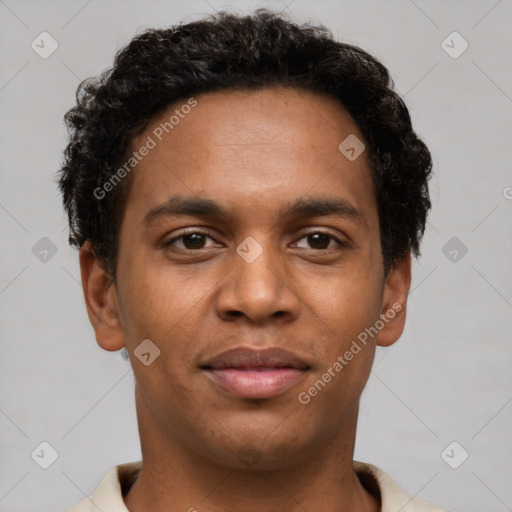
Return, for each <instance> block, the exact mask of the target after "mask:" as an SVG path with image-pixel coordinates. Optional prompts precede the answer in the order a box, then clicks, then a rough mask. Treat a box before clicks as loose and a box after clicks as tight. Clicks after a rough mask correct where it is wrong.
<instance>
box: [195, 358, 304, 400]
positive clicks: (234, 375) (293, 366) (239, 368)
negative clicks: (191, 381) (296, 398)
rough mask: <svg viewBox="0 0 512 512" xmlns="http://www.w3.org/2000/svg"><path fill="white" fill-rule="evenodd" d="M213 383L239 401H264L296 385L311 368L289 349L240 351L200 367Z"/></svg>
mask: <svg viewBox="0 0 512 512" xmlns="http://www.w3.org/2000/svg"><path fill="white" fill-rule="evenodd" d="M200 368H201V370H203V371H204V372H205V375H206V376H207V377H208V378H210V379H211V381H212V382H213V383H214V384H216V385H218V386H220V387H222V388H223V389H224V390H225V391H227V392H229V393H230V394H232V395H235V396H237V397H239V398H252V399H263V398H272V397H274V396H277V395H280V394H282V393H284V392H285V391H287V390H288V389H290V388H292V387H293V386H295V385H296V384H297V383H298V382H299V381H300V380H302V379H303V378H304V375H305V374H306V373H307V372H308V371H309V370H310V367H309V366H308V365H307V364H306V363H305V362H304V361H302V360H301V359H300V358H298V357H297V356H295V355H294V354H292V353H291V352H288V351H286V350H282V349H277V348H270V349H265V350H252V349H246V348H238V349H233V350H228V351H227V352H223V353H222V354H219V355H218V356H216V357H214V358H212V359H211V360H209V361H208V362H207V363H206V364H205V365H201V366H200Z"/></svg>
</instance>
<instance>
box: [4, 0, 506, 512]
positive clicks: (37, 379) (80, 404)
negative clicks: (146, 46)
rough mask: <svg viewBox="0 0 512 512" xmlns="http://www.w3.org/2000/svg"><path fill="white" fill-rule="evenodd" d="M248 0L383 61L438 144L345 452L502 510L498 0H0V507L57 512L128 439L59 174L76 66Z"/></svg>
mask: <svg viewBox="0 0 512 512" xmlns="http://www.w3.org/2000/svg"><path fill="white" fill-rule="evenodd" d="M257 6H269V7H272V8H275V9H276V10H282V9H284V10H285V11H286V12H287V13H288V14H291V15H292V16H293V17H294V18H295V19H296V20H298V21H303V20H313V21H316V22H323V23H325V24H327V25H328V26H329V27H330V28H331V29H332V31H333V32H334V34H335V36H336V37H338V38H341V39H343V40H345V41H346V42H349V43H355V44H358V45H360V46H361V47H362V48H364V49H366V50H368V51H370V52H371V53H373V54H374V55H376V56H377V57H378V58H379V59H381V60H382V62H383V63H384V64H385V65H386V66H388V67H389V69H390V71H391V73H392V76H393V77H394V80H395V84H396V88H397V90H398V92H399V93H401V94H402V95H403V96H404V97H405V101H406V103H407V105H408V107H409V109H410V112H411V116H412V118H413V123H414V126H415V128H416V131H417V132H418V133H419V135H420V136H421V137H422V138H423V139H424V140H425V142H426V143H427V145H428V146H429V148H430V149H431V151H432V153H433V156H434V162H435V173H436V176H435V177H434V179H433V180H432V182H431V192H432V199H433V211H432V213H431V216H430V218H429V224H428V229H427V232H426V235H425V239H424V245H423V256H422V258H421V259H420V260H419V261H418V262H416V263H415V264H414V281H413V286H412V291H411V295H410V299H409V315H408V321H407V327H406V330H405V333H404V335H403V337H402V339H401V340H400V341H399V342H398V343H397V344H396V345H394V346H393V347H391V348H388V349H380V350H379V351H378V354H377V359H376V361H375V365H374V370H373V374H372V376H371V378H370V381H369V384H368V387H367V389H366V390H365V392H364V394H363V398H362V404H361V416H360V425H359V433H358V438H357V446H356V454H355V457H356V458H357V459H359V460H363V461H367V462H371V463H374V464H376V465H378V466H380V467H381V468H382V469H384V470H385V471H386V472H388V473H389V474H390V475H391V477H392V478H394V479H395V480H396V481H397V482H398V483H399V484H400V485H401V486H402V487H404V488H405V489H406V490H407V491H408V492H409V493H410V494H411V495H418V496H419V497H421V498H423V499H426V500H429V501H432V502H435V503H438V504H440V505H443V506H445V507H447V508H450V509H452V510H454V511H461V512H462V511H464V512H476V511H483V510H485V511H496V512H502V511H507V510H512V486H510V481H511V477H512V471H511V466H512V462H511V458H512V439H511V420H512V403H511V401H512V385H511V384H512V372H511V371H510V363H511V355H512V343H510V342H511V330H510V318H511V313H512V274H511V272H510V262H511V254H512V251H511V249H512V247H511V246H512V242H511V240H512V237H511V234H512V229H511V227H512V226H511V224H512V223H511V214H512V199H511V198H512V188H507V187H512V174H511V163H510V156H509V155H510V148H511V139H512V129H511V114H512V71H511V64H510V62H511V60H510V59H511V48H512V35H511V34H512V33H511V31H510V26H511V22H512V2H511V1H510V0H502V1H495V0H493V1H444V2H441V1H421V0H415V1H414V2H413V1H412V0H396V1H359V2H356V1H347V0H345V1H336V2H334V1H327V0H321V1H320V0H318V1H317V2H309V1H306V0H292V1H291V2H290V0H287V2H280V1H275V2H249V1H247V2H231V3H222V2H220V1H215V0H208V1H206V0H189V1H187V2H171V1H146V2H142V1H123V2H121V1H104V2H100V1H99V0H92V1H86V0H80V1H66V2H64V1H60V2H56V1H53V2H52V1H39V2H36V1H22V0H19V1H15V0H0V45H1V48H2V61H1V68H0V109H1V116H2V121H3V122H2V125H1V128H0V130H1V134H0V165H1V187H0V222H1V228H0V229H1V232H0V236H1V240H2V248H3V250H2V253H1V254H2V259H1V261H2V264H1V266H0V334H1V340H2V349H1V350H2V353H1V357H0V375H1V381H2V387H1V394H0V430H1V432H2V434H1V455H0V510H1V511H10V512H21V511H28V510H30V511H32V512H39V511H58V510H64V508H66V507H67V506H70V505H72V504H74V503H75V502H77V501H79V500H80V499H82V498H83V497H84V495H86V494H90V493H92V492H93V490H94V489H95V488H96V486H97V485H98V484H99V482H100V480H101V479H102V478H103V477H104V476H105V474H106V473H107V471H108V470H109V469H110V468H111V467H113V466H114V465H116V464H118V463H121V462H127V461H131V460H136V459H138V458H139V457H140V450H139V444H138V434H137V428H136V418H135V409H134V400H133V386H134V383H133V374H132V372H131V370H130V367H129V363H128V361H126V360H125V359H124V358H123V357H122V353H120V352H119V353H109V352H104V351H102V350H101V349H100V348H99V347H98V346H97V345H96V342H95V339H94V334H93V330H92V328H91V326H90V324H89V321H88V318H87V315H86V311H85V306H84V304H83V297H82V291H81V288H80V285H79V279H80V274H79V267H78V258H77V253H76V252H75V251H74V250H72V249H70V248H68V246H67V236H68V229H67V226H66V218H65V216H64V213H63V210H62V208H61V205H60V196H59V195H58V192H57V188H56V185H55V183H54V181H53V179H54V176H55V172H56V170H57V169H58V168H59V164H60V162H61V154H62V150H63V149H64V147H65V144H66V131H65V127H64V124H63V121H62V118H63V115H64V113H65V112H66V110H67V109H69V108H70V107H71V106H72V105H73V102H74V94H75V90H76V87H77V85H78V83H79V81H80V80H81V79H84V78H86V77H89V76H94V75H97V74H98V73H99V72H101V71H102V70H104V69H105V68H106V67H108V66H110V64H111V62H112V58H113V56H114V53H115V52H116V50H117V49H119V48H120V47H121V46H122V45H124V44H126V43H127V42H128V41H129V40H130V39H131V37H132V36H133V35H134V34H135V33H136V32H137V31H141V30H143V29H144V28H148V27H161V26H163V25H170V24H174V23H177V22H178V21H180V20H193V19H197V18H199V17H201V16H202V15H204V14H206V13H212V12H214V11H215V10H219V9H220V8H223V7H227V8H231V9H235V10H237V11H238V12H247V11H250V10H252V9H253V8H255V7H257ZM43 31H47V32H49V33H50V34H51V36H52V37H53V38H54V39H55V40H56V41H57V42H58V44H59V47H58V49H57V50H56V51H55V52H54V53H53V54H52V55H51V56H50V57H48V58H47V59H43V58H41V57H40V56H39V55H38V54H37V53H36V52H35V51H34V50H33V49H32V48H31V43H32V41H33V40H34V39H36V38H37V37H38V36H39V34H40V33H41V32H43ZM453 31H457V32H458V33H459V34H460V35H461V36H462V37H463V38H464V39H465V40H466V41H467V42H468V44H469V47H468V49H467V50H466V51H465V52H464V53H462V54H461V55H460V56H458V58H452V57H451V56H450V55H448V53H447V52H446V51H445V49H443V46H442V42H443V41H444V40H445V39H446V38H447V36H448V35H449V34H451V33H452V32H453ZM36 41H37V40H36ZM447 44H448V45H449V46H451V47H452V48H451V49H450V51H451V52H452V53H453V52H457V53H458V52H459V51H460V50H461V49H462V48H463V46H462V41H461V40H460V39H457V36H456V38H455V39H453V37H452V38H449V39H448V40H447V42H446V43H445V48H446V45H447ZM43 237H47V238H48V239H50V240H51V242H52V243H53V244H54V245H55V248H56V249H57V252H56V254H55V255H53V256H52V253H51V252H49V253H48V255H47V256H46V261H41V260H40V259H39V258H38V257H36V255H35V254H34V253H33V250H32V248H33V247H34V246H35V245H36V243H38V242H39V241H40V239H41V238H43ZM452 237H457V240H455V242H453V241H452V242H451V243H452V244H455V245H453V246H452V245H448V246H447V247H445V244H447V243H448V241H449V240H450V239H451V238H452ZM39 243H40V244H43V245H44V244H47V243H48V242H47V241H43V242H39ZM461 244H464V246H465V247H467V253H466V254H464V255H463V254H462V252H463V251H461V248H462V245H461ZM36 248H39V250H41V249H40V247H39V246H36ZM443 248H444V251H443ZM454 249H455V250H456V251H457V253H456V258H455V253H453V252H452V253H451V254H450V251H453V250H454ZM35 252H36V253H37V251H35ZM39 256H40V257H41V255H39ZM454 258H455V261H453V259H454ZM43 441H46V442H48V443H50V445H51V446H52V447H53V448H54V449H55V450H56V451H57V453H58V458H57V459H56V460H55V462H54V463H53V464H52V465H51V466H50V467H49V468H48V469H42V468H41V467H40V465H39V464H44V463H45V462H46V463H48V462H51V460H50V458H49V457H51V453H50V451H49V449H48V448H46V449H44V447H43V452H41V449H40V448H39V449H38V450H36V452H35V453H36V454H37V453H38V454H39V458H38V457H37V456H36V455H34V458H32V457H31V453H32V452H33V451H34V450H35V449H36V448H37V447H38V446H39V445H40V443H41V442H43ZM453 441H456V442H457V443H458V444H457V445H455V447H454V448H453V446H452V448H453V451H452V448H449V449H448V450H447V451H445V448H446V447H447V446H448V445H449V444H450V443H452V442H453ZM45 450H46V451H45ZM463 450H465V451H467V452H468V453H469V458H468V459H467V460H466V461H465V462H464V463H462V464H461V465H460V466H459V467H458V468H457V469H453V468H452V467H450V465H449V464H448V463H447V461H448V462H450V463H451V464H452V465H457V464H459V463H460V462H461V461H462V460H463V456H464V453H465V452H464V451H463ZM42 453H44V456H43V455H41V454H42ZM443 453H444V454H445V455H444V457H443V456H442V454H443ZM45 458H46V461H45V460H44V459H45ZM397 512H398V511H397Z"/></svg>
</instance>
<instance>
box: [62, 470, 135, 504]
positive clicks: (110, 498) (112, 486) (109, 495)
mask: <svg viewBox="0 0 512 512" xmlns="http://www.w3.org/2000/svg"><path fill="white" fill-rule="evenodd" d="M141 464H142V462H141V461H137V462H128V463H126V464H119V465H118V466H115V467H113V468H112V469H111V470H110V471H109V472H108V473H107V475H106V476H105V478H104V479H103V480H102V481H101V483H100V484H99V486H98V488H97V489H96V491H94V493H93V494H91V495H90V496H88V497H87V498H84V499H83V500H82V501H80V502H79V503H77V504H76V505H74V506H73V507H71V508H68V509H66V510H65V512H98V510H101V511H102V512H128V509H127V508H126V506H125V504H124V500H123V494H125V492H126V490H127V489H128V488H129V487H130V485H131V484H132V483H133V481H134V479H135V478H137V475H138V473H139V471H140V467H141Z"/></svg>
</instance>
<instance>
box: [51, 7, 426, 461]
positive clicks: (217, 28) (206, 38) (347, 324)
mask: <svg viewBox="0 0 512 512" xmlns="http://www.w3.org/2000/svg"><path fill="white" fill-rule="evenodd" d="M66 121H67V124H68V127H69V129H70V142H69V145H68V147H67V149H66V153H65V160H64V164H63V167H62V169H61V171H60V176H59V186H60V190H61V192H62V193H63V198H64V205H65V207H66V209H67V212H68V215H69V222H70V243H71V244H72V245H73V246H75V247H77V248H79V249H80V264H81V270H82V281H83V286H84V295H85V299H86V304H87V310H88V313H89V318H90V319H91V323H92V325H93V327H94V329H95V333H96V338H97V341H98V343H99V344H100V346H102V347H103V348H104V349H106V350H119V349H121V348H122V347H124V346H126V347H127V349H128V352H129V353H130V357H131V360H132V365H133V368H134V373H135V377H136V380H137V388H138V397H137V407H138V412H139V424H140V425H141V430H143V429H144V428H146V431H148V430H150V429H153V430H154V431H156V430H158V431H159V432H160V434H161V436H160V437H165V433H167V434H168V435H169V438H173V439H178V440H179V441H180V442H181V443H182V444H183V446H189V447H194V450H195V451H196V452H197V451H199V452H200V453H202V454H204V455H206V456H208V457H210V458H211V459H212V460H217V461H222V462H223V463H228V464H230V465H232V466H238V467H244V465H247V464H251V465H259V466H260V467H262V468H267V469H268V468H272V467H276V465H286V464H288V463H291V462H292V461H293V460H295V461H296V460H298V457H299V456H298V455H297V446H299V447H301V448H302V451H301V453H302V454H313V453H315V451H317V450H318V447H319V446H320V445H322V443H326V442H327V440H329V439H332V438H334V437H335V436H336V435H338V434H339V432H340V431H341V430H342V429H344V431H345V432H349V431H350V432H352V431H353V430H354V429H355V420H356V417H357V407H358V401H359V397H360V395H361V392H362V390H363V388H364V385H365V383H366V380H367V378H368V375H369V372H370V369H371V364H372V361H373V355H374V350H375V346H376V345H382V346H387V345H390V344H391V343H394V342H395V341H396V340H397V339H398V338H399V337H400V335H401V333H402V330H403V327H404V322H405V312H406V302H407V293H408V290H409V285H410V262H411V255H415V256H418V255H419V245H420V240H421V236H422V234H423V231H424V228H425V221H426V215H427V211H428V209H429V208H430V201H429V196H428V186H427V182H428V179H429V176H430V172H431V167H432V162H431V157H430V153H429V151H428V149H427V148H426V146H425V145H424V144H423V142H422V141H421V140H420V139H419V138H418V137H417V135H416V134H415V132H414V131H413V128H412V125H411V120H410V116H409V113H408V111H407V108H406V106H405V104H404V103H403V101H402V100H401V99H400V98H399V96H398V95H397V94H396V93H395V92H394V91H393V84H392V81H391V79H390V77H389V74H388V71H387V69H386V68H385V67H384V66H383V65H382V64H381V63H380V62H378V61H377V60H376V59H375V58H373V57H372V56H370V55H369V54H368V53H366V52H364V51H363V50H361V49H359V48H357V47H354V46H351V45H348V44H344V43H340V42H337V41H335V40H334V39H333V38H332V36H331V34H330V33H329V31H328V30H327V29H326V28H324V27H313V26H306V25H304V26H298V25H296V24H295V23H293V22H291V21H289V20H287V19H285V18H284V17H282V16H278V15H276V14H272V13H269V12H267V11H264V10H260V11H258V12H257V13H255V14H254V15H252V16H245V17H238V16H236V15H234V14H226V13H220V14H218V15H216V16H212V17H210V18H209V19H204V20H200V21H196V22H193V23H189V24H186V25H184V24H182V25H178V26H175V27H172V28H169V29H164V30H148V31H146V32H144V33H143V34H141V35H139V36H137V37H136V38H135V39H134V40H133V41H132V42H130V43H129V44H128V46H126V47H125V48H124V49H122V50H121V51H120V52H119V53H118V54H117V56H116V58H115V62H114V66H113V67H112V69H110V70H108V71H106V72H105V73H104V74H103V75H101V76H100V77H99V78H98V79H92V80H87V81H85V82H84V83H83V84H81V86H80V88H79V90H78V93H77V105H76V106H75V107H74V108H73V109H72V110H70V111H69V112H68V114H67V115H66ZM347 141H348V142H347ZM381 325H382V326H381ZM362 333H367V336H366V338H365V339H364V340H363V338H364V335H363V334H362ZM146 339H149V340H151V344H150V345H147V344H146V345H142V346H143V347H145V348H144V349H143V350H145V353H148V351H149V352H150V354H153V356H151V355H150V357H149V358H148V359H149V360H151V363H150V364H148V365H146V364H144V363H142V361H141V360H140V359H139V358H138V357H137V354H138V352H137V351H138V350H139V349H138V347H140V346H141V342H143V340H146ZM357 340H359V341H357ZM146 343H147V342H146ZM354 343H355V345H354ZM148 347H149V348H148ZM155 347H156V348H155ZM237 347H242V348H248V349H251V350H253V351H260V350H262V351H263V350H265V349H268V348H280V349H284V350H287V351H289V352H291V353H293V354H294V355H295V356H296V357H297V359H299V360H300V361H302V363H303V368H302V369H301V374H300V378H299V379H298V380H296V381H293V383H292V384H293V385H291V386H289V387H288V388H286V389H285V390H284V391H282V392H279V393H277V394H275V395H273V396H268V397H263V396H253V397H247V396H245V397H240V396H237V395H236V394H234V393H233V392H232V390H231V391H230V390H226V388H225V387H223V386H219V385H217V384H218V383H217V382H213V381H212V378H211V371H210V370H211V368H209V369H208V366H211V362H212V361H214V360H215V359H216V358H217V357H218V356H219V354H222V353H224V352H226V351H227V350H230V349H233V348H237ZM358 348H359V350H358ZM157 349H158V350H157ZM155 350H157V351H156V352H155ZM158 351H159V352H158ZM139 352H140V350H139ZM157 352H158V357H157V358H155V359H153V357H154V356H155V355H156V354H157ZM348 352H351V353H352V356H349V355H348ZM345 354H347V357H346V358H345V357H343V356H344V355H345ZM139 355H140V354H139ZM340 356H341V358H342V360H343V362H341V360H340ZM149 360H148V361H146V362H149ZM336 361H338V363H339V365H341V368H340V366H339V365H338V366H336V365H335V363H336ZM326 372H327V373H328V374H329V375H330V378H329V377H325V374H326ZM319 380H321V381H322V382H323V383H324V384H325V385H321V384H319V383H318V382H319ZM315 383H316V384H315ZM313 389H316V390H317V391H316V392H315V391H314V390H313ZM308 390H310V391H308ZM301 392H302V393H303V394H302V395H300V393H301ZM304 392H305V394H304ZM300 396H302V400H301V398H300ZM307 397H309V398H307ZM333 406H335V410H334V413H333V412H332V411H333ZM297 421H300V422H301V424H302V426H303V428H301V430H300V432H298V431H297V429H296V428H295V425H296V424H297V423H296V422H297ZM256 447H257V448H256Z"/></svg>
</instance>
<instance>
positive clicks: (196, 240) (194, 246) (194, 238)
mask: <svg viewBox="0 0 512 512" xmlns="http://www.w3.org/2000/svg"><path fill="white" fill-rule="evenodd" d="M207 239H210V240H212V238H211V237H210V236H209V235H208V233H202V232H201V231H194V232H191V233H186V234H184V235H180V236H177V237H175V238H173V239H172V240H169V241H168V242H166V243H165V244H164V247H168V246H172V247H176V248H177V249H182V250H186V251H194V250H198V249H204V248H207V247H211V245H210V246H207V245H206V241H207Z"/></svg>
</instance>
